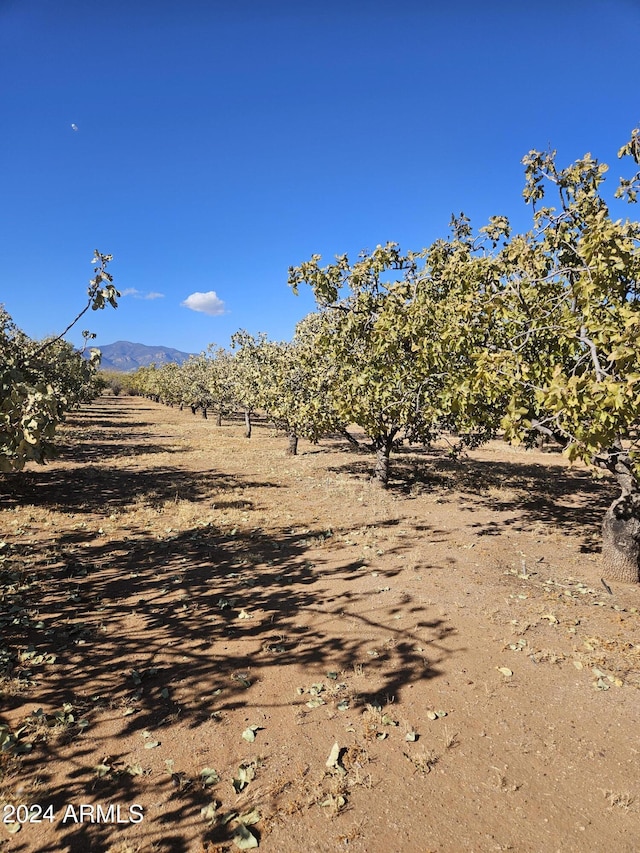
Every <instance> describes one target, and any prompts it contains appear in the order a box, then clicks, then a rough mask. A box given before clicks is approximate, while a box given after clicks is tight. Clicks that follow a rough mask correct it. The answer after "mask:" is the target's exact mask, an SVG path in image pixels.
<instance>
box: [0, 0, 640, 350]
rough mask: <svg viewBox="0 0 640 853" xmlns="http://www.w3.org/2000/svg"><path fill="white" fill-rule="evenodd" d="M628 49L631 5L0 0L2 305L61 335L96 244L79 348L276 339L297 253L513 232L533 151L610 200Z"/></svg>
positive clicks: (633, 68)
mask: <svg viewBox="0 0 640 853" xmlns="http://www.w3.org/2000/svg"><path fill="white" fill-rule="evenodd" d="M638 44H640V3H639V2H637V0H606V2H600V0H555V2H549V1H548V0H539V2H536V3H525V2H514V0H508V2H506V0H505V2H491V0H488V2H484V3H479V2H468V0H460V2H456V0H451V2H448V3H436V2H428V0H422V2H417V0H395V2H383V1H382V0H370V2H365V0H354V2H351V0H342V2H335V0H323V2H317V3H310V2H304V0H296V2H289V0H235V2H229V0H227V1H226V2H218V0H207V2H204V0H184V2H182V3H177V2H170V1H169V0H153V2H151V0H149V1H148V2H147V0H140V1H139V2H136V0H127V2H121V0H109V2H108V3H107V2H105V3H100V4H98V3H87V2H86V0H29V2H26V0H0V79H1V80H2V81H3V83H2V88H1V90H0V108H1V116H2V128H3V130H2V142H1V148H0V150H1V151H2V155H1V156H2V171H1V175H2V177H1V181H2V185H1V191H0V234H1V237H0V302H3V303H4V304H5V307H6V308H7V310H8V311H9V313H10V314H11V315H12V316H13V318H14V320H15V321H16V322H17V323H18V325H19V326H20V327H21V328H23V329H24V330H25V331H26V332H27V333H28V334H30V335H31V336H33V337H42V336H44V335H47V334H51V333H54V332H59V331H61V330H62V329H63V328H64V327H65V325H66V324H67V322H68V321H69V320H70V319H71V318H72V317H73V316H74V315H75V314H76V313H77V311H78V310H79V308H80V307H81V305H82V304H83V301H84V299H85V294H86V285H87V282H88V279H89V278H90V276H91V270H92V268H91V264H90V261H91V258H92V255H93V250H94V249H95V248H98V249H99V250H100V251H101V252H105V253H111V254H113V256H114V260H113V263H112V267H111V271H112V273H113V275H114V278H115V283H116V285H117V286H118V288H119V289H120V290H121V291H122V293H123V294H126V295H123V298H122V299H121V300H120V305H119V307H118V309H117V311H115V312H114V311H112V310H111V309H106V310H105V311H103V312H94V313H91V315H90V316H89V317H88V319H83V321H82V322H81V323H80V326H79V329H78V331H77V334H75V335H74V334H72V335H70V336H69V339H70V340H72V341H73V342H74V343H78V342H79V340H80V331H81V330H82V329H83V328H91V329H92V330H93V331H95V332H97V334H98V339H97V342H98V344H100V343H102V344H107V343H111V342H113V341H115V340H130V341H135V342H139V343H146V344H152V345H158V344H161V345H165V346H172V347H176V348H178V349H180V350H184V351H187V352H198V351H200V350H201V349H204V348H205V347H206V345H207V344H208V343H211V342H215V343H217V344H221V345H227V344H228V341H229V337H230V335H231V334H232V333H233V332H234V331H236V330H237V329H239V328H245V329H247V330H248V331H250V332H253V333H257V332H259V331H265V332H267V333H268V335H269V336H270V337H271V338H274V339H286V338H289V337H290V336H291V334H292V332H293V328H294V326H295V323H296V322H297V321H298V320H299V319H301V318H302V317H303V316H304V315H305V314H306V313H308V312H309V311H310V310H312V309H313V307H314V303H313V299H312V297H311V294H310V293H309V292H304V291H302V292H301V295H300V296H299V297H295V296H293V294H292V293H291V292H290V290H289V288H288V287H287V269H288V267H289V266H290V265H297V264H299V263H301V262H302V261H304V260H307V259H308V258H309V257H310V256H311V255H312V254H313V253H320V254H322V256H323V259H324V260H325V261H326V262H329V261H331V260H332V259H333V256H334V255H335V254H342V253H344V252H347V253H349V254H350V255H351V256H353V257H355V256H356V254H357V253H358V252H359V251H360V250H361V249H363V248H370V249H372V248H374V247H375V246H376V244H378V243H385V242H386V241H387V240H395V241H397V242H399V243H400V244H401V246H402V248H403V249H415V250H418V249H420V248H422V247H423V246H426V245H428V244H429V243H431V242H432V241H433V240H434V239H436V238H437V237H441V236H445V235H446V233H447V230H448V224H449V220H450V217H451V214H452V213H453V212H456V213H458V212H460V211H464V212H465V213H466V214H467V215H469V216H470V217H471V218H472V221H473V223H474V224H475V225H476V226H478V227H479V226H481V225H483V224H484V223H485V222H486V220H487V218H488V217H489V216H491V215H493V214H503V215H507V216H509V217H510V218H511V219H512V221H513V223H514V225H515V226H516V227H519V228H526V227H528V224H529V214H528V209H527V208H526V206H525V205H524V203H523V201H522V199H521V191H522V186H523V172H522V166H521V164H520V161H521V158H522V157H523V155H524V154H526V153H527V151H529V150H530V149H532V148H538V149H540V148H542V149H544V148H547V147H548V146H550V145H551V146H552V147H554V148H557V149H558V152H559V160H560V162H561V163H562V164H565V163H568V162H569V161H571V160H573V159H575V158H576V157H578V156H580V155H582V154H584V153H585V152H586V151H590V152H591V153H592V154H593V155H594V156H596V157H598V159H601V160H604V161H605V162H608V163H610V164H611V165H612V172H611V174H612V178H611V184H612V186H611V190H612V191H613V183H614V178H613V176H617V174H618V171H619V170H618V161H617V160H616V159H615V158H616V152H617V150H618V148H619V147H620V146H621V145H622V144H623V143H624V142H626V140H627V139H628V137H629V134H630V131H631V129H632V128H633V127H635V126H637V125H638V124H639V123H640V88H639V86H638V83H639V79H640V78H639V74H638ZM72 125H75V127H77V130H76V129H74V127H72ZM627 171H630V166H629V167H627ZM629 214H632V215H635V216H636V217H640V211H638V212H636V211H635V210H633V209H632V210H631V211H627V210H626V209H621V212H620V215H621V216H626V215H629ZM211 292H214V293H215V294H216V298H217V300H218V301H217V302H216V299H214V298H213V297H211V296H208V297H203V296H202V294H211ZM198 294H200V295H199V296H198ZM202 308H207V309H208V310H210V311H212V312H213V313H205V312H203V311H202V310H201V309H202ZM198 309H200V310H198ZM216 311H218V312H221V313H215V312H216Z"/></svg>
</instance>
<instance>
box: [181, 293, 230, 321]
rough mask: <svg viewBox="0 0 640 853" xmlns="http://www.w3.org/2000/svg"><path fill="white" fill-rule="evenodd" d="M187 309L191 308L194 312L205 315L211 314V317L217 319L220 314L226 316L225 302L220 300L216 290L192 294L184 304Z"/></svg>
mask: <svg viewBox="0 0 640 853" xmlns="http://www.w3.org/2000/svg"><path fill="white" fill-rule="evenodd" d="M182 305H184V307H185V308H190V309H191V310H192V311H201V312H202V313H203V314H209V315H210V316H211V317H217V316H218V315H219V314H224V302H223V301H222V299H220V298H219V297H218V296H217V294H216V292H215V290H209V291H208V292H207V293H198V292H197V291H196V292H195V293H192V294H191V295H190V296H187V298H186V299H185V300H184V302H183V303H182Z"/></svg>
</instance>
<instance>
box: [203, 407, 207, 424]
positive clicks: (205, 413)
mask: <svg viewBox="0 0 640 853" xmlns="http://www.w3.org/2000/svg"><path fill="white" fill-rule="evenodd" d="M202 417H203V418H204V419H205V421H206V420H207V407H206V406H203V407H202Z"/></svg>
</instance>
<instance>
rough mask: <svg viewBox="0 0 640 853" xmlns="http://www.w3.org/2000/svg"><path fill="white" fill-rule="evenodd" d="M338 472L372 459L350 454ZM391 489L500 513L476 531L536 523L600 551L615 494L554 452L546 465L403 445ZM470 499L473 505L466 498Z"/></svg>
mask: <svg viewBox="0 0 640 853" xmlns="http://www.w3.org/2000/svg"><path fill="white" fill-rule="evenodd" d="M330 470H332V471H334V472H336V473H342V474H345V473H346V474H349V475H351V476H355V477H361V478H365V477H367V475H369V477H370V474H371V470H372V463H371V462H370V461H368V460H362V459H354V460H353V461H352V462H349V463H347V464H344V465H339V466H332V467H331V468H330ZM388 488H389V490H390V491H391V492H395V493H397V494H404V495H407V498H413V497H418V496H419V495H422V494H425V493H430V494H432V493H438V495H439V497H440V499H441V500H442V501H448V500H450V501H452V502H455V503H456V505H457V507H458V508H460V509H462V510H464V511H465V512H469V513H473V512H474V511H476V510H477V509H478V508H483V509H490V510H493V511H495V512H497V513H502V514H504V517H503V518H502V519H500V520H499V521H489V522H478V523H477V525H475V526H476V528H477V532H478V535H484V536H490V535H500V534H501V533H502V532H504V530H505V528H507V527H512V528H513V529H516V530H531V529H532V528H535V527H539V525H540V524H543V525H549V526H551V527H555V528H558V529H560V530H564V531H566V532H568V533H571V534H572V535H577V536H579V537H581V538H582V540H583V542H582V546H581V550H582V551H583V552H586V553H591V552H595V551H598V550H599V546H600V530H601V525H602V519H603V516H604V513H605V511H606V509H607V508H608V506H609V505H610V504H611V502H612V501H613V499H614V498H615V497H616V496H617V495H618V490H617V488H616V485H615V483H613V481H612V480H611V479H602V480H600V479H596V478H595V477H594V476H593V475H592V474H591V473H590V472H589V471H586V470H584V469H578V468H567V467H566V466H564V465H559V464H557V463H556V462H555V461H554V459H553V457H550V458H549V462H548V463H547V464H544V465H543V464H540V463H532V462H527V461H525V460H523V461H522V462H506V461H492V460H475V459H468V458H466V459H459V460H455V459H451V458H448V457H447V454H446V453H445V452H441V453H439V452H434V451H433V450H425V451H423V452H422V453H420V452H416V450H415V448H411V449H409V448H401V449H400V450H399V451H398V453H397V456H396V457H394V458H393V468H392V478H391V480H390V483H389V486H388ZM468 499H472V501H473V505H467V504H466V501H467V500H468Z"/></svg>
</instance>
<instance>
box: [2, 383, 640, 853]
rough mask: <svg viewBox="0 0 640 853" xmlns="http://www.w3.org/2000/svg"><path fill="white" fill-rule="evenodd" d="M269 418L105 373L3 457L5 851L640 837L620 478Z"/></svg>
mask: <svg viewBox="0 0 640 853" xmlns="http://www.w3.org/2000/svg"><path fill="white" fill-rule="evenodd" d="M242 433H243V427H242V425H241V424H240V423H238V422H231V423H226V424H225V425H223V426H222V427H216V425H215V423H214V420H213V419H209V420H203V419H202V418H200V417H193V416H192V415H191V413H190V412H188V411H183V412H180V411H179V410H177V409H169V408H166V407H163V406H160V405H158V404H154V403H150V402H148V401H143V400H139V399H134V398H107V397H105V398H102V399H101V400H100V401H97V402H96V403H95V404H94V405H93V406H91V407H88V408H87V409H86V410H84V411H83V412H81V413H79V414H78V415H77V416H76V417H74V418H73V419H72V420H71V421H70V422H69V424H68V425H67V426H66V428H65V431H64V433H63V441H62V447H61V455H60V458H59V460H57V461H56V462H55V463H53V464H50V465H48V466H46V467H45V468H33V469H31V470H29V471H27V472H24V473H22V474H20V475H14V476H7V477H5V478H3V479H2V480H0V524H1V528H0V529H1V531H2V532H1V538H2V541H1V543H0V628H1V630H2V639H1V641H0V666H1V667H2V671H3V672H4V676H3V679H2V682H1V684H0V686H1V688H2V707H1V709H0V742H2V743H3V745H4V752H3V753H2V754H1V757H0V761H1V762H2V763H1V764H0V769H1V771H2V781H1V782H0V791H1V793H2V799H3V802H4V803H5V809H4V813H3V817H4V827H0V849H6V850H15V851H24V853H27V852H29V853H36V851H37V853H45V851H47V852H48V851H51V853H53V851H74V853H75V851H78V853H79V851H83V853H84V851H88V850H91V851H98V853H143V851H166V853H173V851H176V853H182V851H184V853H187V851H189V853H191V851H198V852H199V853H202V851H223V850H235V849H242V845H243V844H244V845H247V844H251V843H253V841H252V840H251V839H252V838H254V839H255V841H257V842H259V845H260V849H264V850H266V851H273V853H294V851H295V852H296V853H297V851H300V850H301V849H304V850H309V851H334V850H344V849H348V850H354V851H367V853H378V851H380V853H383V851H384V853H387V851H396V850H397V851H400V850H407V851H414V850H415V851H421V852H422V851H430V850H432V851H438V853H440V851H442V853H448V852H449V851H452V853H457V851H460V850H475V851H485V850H487V851H489V850H509V849H511V850H518V851H538V850H540V851H549V850H559V851H563V853H564V851H572V850H575V851H582V850H584V851H598V850H602V851H604V850H607V851H608V850H611V849H615V850H619V851H635V850H637V849H639V848H640V830H639V829H638V826H639V825H640V821H639V820H638V813H639V810H640V809H639V804H640V790H639V789H638V782H637V778H638V777H637V761H638V744H637V730H638V722H639V717H640V713H639V708H640V702H639V694H638V688H639V687H640V636H639V632H638V618H639V617H638V608H639V607H640V590H638V589H636V588H626V587H622V586H621V587H617V588H615V589H611V591H610V592H609V591H608V590H607V589H605V586H604V585H603V584H602V582H601V580H600V572H599V565H598V553H597V549H598V527H599V523H600V519H601V517H602V514H603V512H604V509H605V508H606V506H607V505H608V503H610V501H611V499H612V497H613V495H614V492H613V491H612V489H611V485H610V484H609V483H608V482H606V481H594V480H593V479H592V477H591V476H590V475H589V474H588V472H586V471H585V470H584V469H580V468H573V469H569V468H568V467H567V466H566V464H565V463H564V460H563V459H562V458H561V457H559V456H558V455H556V454H543V453H540V452H538V451H524V450H518V449H512V448H509V447H506V446H504V445H502V444H500V443H498V442H495V443H492V444H490V445H489V446H488V447H486V448H483V449H481V450H477V451H474V452H473V453H472V454H470V456H469V458H468V459H464V460H462V461H460V462H454V461H452V460H451V459H449V458H448V457H447V456H446V452H445V450H446V448H438V447H435V448H432V449H430V450H429V451H422V452H417V451H416V450H415V448H403V449H402V450H401V451H400V453H399V454H398V456H397V461H396V464H395V468H394V479H393V482H392V485H391V488H390V489H389V490H388V491H386V492H385V491H381V490H379V489H378V488H377V487H376V486H375V485H374V484H373V483H371V481H370V480H369V473H370V470H371V467H372V460H371V459H370V458H369V457H368V456H367V455H365V454H362V453H354V452H353V450H352V449H350V448H348V447H347V446H346V445H344V444H342V443H340V442H328V443H323V444H322V445H320V446H315V447H314V446H311V445H304V447H303V453H302V454H301V455H300V456H299V457H296V458H286V457H284V455H283V454H284V448H285V444H286V438H284V437H281V436H278V435H276V434H275V433H274V432H273V431H271V430H270V429H269V427H268V426H267V425H264V424H258V426H257V427H256V428H255V430H254V436H253V438H252V439H251V440H250V441H247V440H246V439H245V438H244V437H243V434H242ZM81 807H83V808H84V811H81ZM38 808H40V812H39V811H38ZM43 815H44V817H43ZM16 829H18V831H15V830H16ZM247 849H248V848H247Z"/></svg>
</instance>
